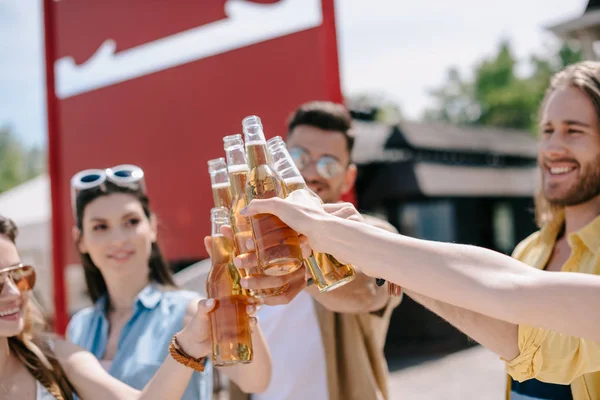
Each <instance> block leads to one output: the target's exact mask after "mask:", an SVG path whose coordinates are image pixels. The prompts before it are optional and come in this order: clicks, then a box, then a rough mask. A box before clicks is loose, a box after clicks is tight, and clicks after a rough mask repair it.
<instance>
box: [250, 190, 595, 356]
mask: <svg viewBox="0 0 600 400" xmlns="http://www.w3.org/2000/svg"><path fill="white" fill-rule="evenodd" d="M260 213H270V214H274V215H276V216H277V217H279V218H280V219H281V220H282V221H283V222H284V223H286V224H288V225H289V226H290V227H291V228H293V229H294V230H296V231H297V232H299V233H301V234H303V235H305V236H306V238H307V239H308V243H309V244H310V247H312V248H313V249H314V250H315V251H318V252H324V253H330V254H333V255H335V256H336V257H338V258H339V259H341V260H344V261H345V262H349V263H352V264H354V265H357V266H360V267H361V268H362V269H363V271H364V272H365V273H367V274H369V275H371V276H382V277H384V278H385V279H387V280H389V281H390V282H395V283H397V284H401V285H403V286H404V287H405V288H407V289H411V290H412V291H414V292H416V293H419V294H421V295H424V296H428V297H430V298H432V299H436V300H439V301H442V302H444V303H448V304H452V305H454V306H458V307H462V308H465V309H468V310H472V311H475V312H477V313H480V314H483V315H487V316H490V317H493V318H496V319H499V320H504V321H508V322H511V323H514V324H524V325H531V326H536V327H542V328H546V329H550V330H555V331H557V332H561V333H564V334H567V335H571V336H575V337H581V338H587V339H590V340H593V341H598V340H600V319H599V318H597V317H592V316H597V315H598V311H597V309H596V307H597V305H598V303H599V302H600V277H598V276H594V275H590V274H582V273H572V272H561V273H560V274H557V273H553V272H548V271H543V270H538V269H535V268H530V267H527V266H526V265H525V264H523V263H521V262H520V261H518V260H516V259H513V258H511V257H508V256H506V255H503V254H500V253H497V252H495V251H492V250H488V249H484V248H480V247H475V246H467V245H461V244H454V243H441V242H432V241H427V240H420V239H414V238H410V237H406V236H402V235H398V234H393V233H390V232H387V231H384V230H382V229H377V228H374V227H372V226H369V225H367V224H365V223H362V222H361V221H360V214H358V211H356V209H355V208H354V207H353V206H352V205H351V204H328V205H325V206H322V205H321V204H319V203H318V202H317V201H315V200H314V198H312V197H311V196H310V195H308V194H307V193H304V191H302V190H298V191H295V192H294V193H292V194H291V195H290V196H288V197H287V198H286V199H285V200H282V199H276V198H274V199H267V200H253V201H252V202H251V203H250V204H249V205H248V206H247V207H246V209H245V210H243V212H242V214H243V215H246V216H252V215H255V214H260ZM338 217H339V218H338ZM357 243H360V244H361V245H360V246H357V245H356V244H357ZM365 249H369V250H368V251H365ZM548 299H552V308H549V307H548ZM540 362H541V361H540Z"/></svg>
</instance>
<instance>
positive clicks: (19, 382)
mask: <svg viewBox="0 0 600 400" xmlns="http://www.w3.org/2000/svg"><path fill="white" fill-rule="evenodd" d="M16 236H17V227H16V225H15V224H14V223H13V221H12V220H10V219H8V218H6V217H3V216H1V215H0V399H11V400H19V399H23V400H46V399H52V398H56V399H60V400H73V399H77V398H81V399H83V400H88V399H91V400H95V399H97V400H107V399H161V400H162V399H180V398H181V397H182V396H183V394H184V392H185V390H186V387H187V386H188V383H189V380H190V378H191V377H192V373H193V372H194V370H197V371H202V369H203V366H204V356H206V355H207V354H210V351H211V349H210V348H211V341H210V324H209V320H208V315H207V314H208V312H209V311H210V310H211V309H212V308H213V307H214V301H213V300H210V299H209V300H202V301H200V302H199V304H198V311H197V312H196V314H195V315H194V317H193V318H192V319H191V321H190V322H189V323H187V325H186V326H185V327H184V328H183V329H182V330H181V331H180V332H178V333H176V334H175V335H174V336H173V339H172V342H171V346H170V348H169V351H170V353H171V357H167V358H166V359H165V360H164V362H163V363H162V365H161V366H160V368H159V369H158V371H157V372H156V374H154V376H153V377H152V379H151V380H150V382H149V383H148V384H147V385H146V386H145V387H144V390H143V391H142V392H140V391H138V390H136V389H133V388H132V387H130V386H128V385H126V384H125V383H123V382H121V381H119V380H118V379H116V378H114V377H112V376H111V375H109V374H108V372H106V370H105V369H104V368H103V367H102V366H101V365H100V363H99V362H98V360H97V358H96V357H95V356H94V355H93V354H91V353H89V352H87V351H85V350H83V349H82V348H81V347H79V346H77V345H75V344H73V343H70V342H68V341H65V340H62V339H60V338H57V337H55V336H52V335H51V334H50V333H47V330H46V327H47V326H46V322H45V320H44V318H43V316H42V314H41V313H40V311H39V309H38V307H36V305H35V303H34V301H33V297H32V296H31V290H32V289H33V287H34V285H35V278H36V274H35V269H34V268H33V267H32V266H29V265H25V264H23V263H22V262H21V260H20V258H19V253H18V252H17V248H16V245H15V239H16Z"/></svg>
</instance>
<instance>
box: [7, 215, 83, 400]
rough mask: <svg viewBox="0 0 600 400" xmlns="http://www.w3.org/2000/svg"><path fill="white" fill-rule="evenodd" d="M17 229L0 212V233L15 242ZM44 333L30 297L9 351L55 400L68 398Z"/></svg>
mask: <svg viewBox="0 0 600 400" xmlns="http://www.w3.org/2000/svg"><path fill="white" fill-rule="evenodd" d="M17 233H18V229H17V226H16V225H15V223H14V222H13V221H12V220H10V219H9V218H6V217H4V216H2V215H0V235H4V236H6V237H7V238H8V239H9V240H10V241H11V242H13V243H14V242H15V239H16V237H17ZM44 332H48V324H47V322H46V319H45V318H44V316H43V314H42V312H41V311H40V309H39V308H38V307H37V306H36V304H35V302H34V300H33V298H32V297H30V299H29V301H28V302H27V305H26V309H25V326H24V328H23V331H21V333H19V334H18V335H16V336H12V337H9V338H8V346H9V349H10V351H11V353H12V354H14V355H15V356H16V357H17V358H18V359H19V361H21V362H22V363H23V365H24V366H25V368H27V370H28V371H29V373H30V374H31V375H32V376H33V377H34V378H35V379H36V380H37V381H38V382H39V383H40V384H42V385H43V386H44V387H45V388H46V389H47V390H48V391H49V392H50V393H51V394H52V395H53V396H54V397H56V398H57V399H64V400H72V399H73V396H74V394H76V393H75V390H74V389H73V387H72V386H71V384H70V383H69V381H68V379H67V376H66V374H65V371H64V369H63V368H62V366H61V365H60V363H59V362H58V360H57V359H56V357H55V356H54V354H53V352H52V350H51V349H50V348H49V346H48V344H47V343H46V341H44V340H42V338H41V336H42V334H43V333H44Z"/></svg>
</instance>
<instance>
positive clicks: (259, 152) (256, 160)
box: [246, 142, 269, 169]
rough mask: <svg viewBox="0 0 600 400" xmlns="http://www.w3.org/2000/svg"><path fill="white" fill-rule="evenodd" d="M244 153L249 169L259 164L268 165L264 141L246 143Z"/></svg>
mask: <svg viewBox="0 0 600 400" xmlns="http://www.w3.org/2000/svg"><path fill="white" fill-rule="evenodd" d="M246 155H247V156H248V166H249V167H250V169H253V168H256V167H258V166H261V165H269V157H268V152H267V145H266V143H265V142H250V143H246Z"/></svg>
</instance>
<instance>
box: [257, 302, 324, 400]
mask: <svg viewBox="0 0 600 400" xmlns="http://www.w3.org/2000/svg"><path fill="white" fill-rule="evenodd" d="M258 318H259V321H260V326H261V328H262V331H263V333H264V335H265V339H266V340H267V343H268V344H269V348H270V350H271V358H272V362H273V376H272V378H271V384H270V385H269V388H268V389H267V390H266V391H265V392H263V393H259V394H253V395H252V397H251V398H252V400H329V392H328V388H327V366H326V365H325V349H324V348H323V340H322V339H321V330H320V328H319V320H318V319H317V313H316V311H315V306H314V304H313V299H312V297H311V295H310V294H308V293H307V292H305V291H302V292H301V293H300V294H299V295H298V296H296V298H295V299H294V300H292V302H291V303H290V304H287V305H285V306H275V307H271V306H262V307H261V308H260V310H259V311H258Z"/></svg>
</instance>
